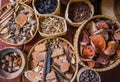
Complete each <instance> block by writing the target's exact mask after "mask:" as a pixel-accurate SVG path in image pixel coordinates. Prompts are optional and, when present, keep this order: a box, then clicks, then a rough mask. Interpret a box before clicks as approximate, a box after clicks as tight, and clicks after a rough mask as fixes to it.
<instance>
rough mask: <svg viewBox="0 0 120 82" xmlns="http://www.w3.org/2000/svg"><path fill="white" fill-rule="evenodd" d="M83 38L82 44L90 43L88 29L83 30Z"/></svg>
mask: <svg viewBox="0 0 120 82" xmlns="http://www.w3.org/2000/svg"><path fill="white" fill-rule="evenodd" d="M82 35H83V36H82V39H81V42H80V44H81V45H86V44H87V43H89V36H88V34H87V32H86V31H83V32H82Z"/></svg>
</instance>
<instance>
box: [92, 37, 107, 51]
mask: <svg viewBox="0 0 120 82" xmlns="http://www.w3.org/2000/svg"><path fill="white" fill-rule="evenodd" d="M90 40H91V44H92V45H93V47H95V50H96V51H97V52H99V51H103V50H104V49H105V48H106V41H105V39H104V37H103V36H102V35H93V36H91V37H90Z"/></svg>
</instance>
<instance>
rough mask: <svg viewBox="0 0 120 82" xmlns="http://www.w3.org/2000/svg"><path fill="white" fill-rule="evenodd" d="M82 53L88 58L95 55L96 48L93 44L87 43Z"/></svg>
mask: <svg viewBox="0 0 120 82" xmlns="http://www.w3.org/2000/svg"><path fill="white" fill-rule="evenodd" d="M82 53H83V54H82V55H83V56H84V57H87V58H93V57H94V56H95V50H94V47H92V46H91V45H86V46H84V48H83V51H82Z"/></svg>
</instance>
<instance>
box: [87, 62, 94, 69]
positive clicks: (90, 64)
mask: <svg viewBox="0 0 120 82" xmlns="http://www.w3.org/2000/svg"><path fill="white" fill-rule="evenodd" d="M87 64H88V67H90V68H93V67H94V66H95V61H88V62H87Z"/></svg>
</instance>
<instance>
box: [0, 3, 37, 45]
mask: <svg viewBox="0 0 120 82" xmlns="http://www.w3.org/2000/svg"><path fill="white" fill-rule="evenodd" d="M17 3H18V5H21V6H22V7H23V6H25V7H27V8H29V9H30V10H31V11H33V12H34V10H33V9H32V8H31V7H30V6H28V5H26V4H24V3H21V2H13V3H8V4H6V5H4V6H3V7H2V8H1V9H0V10H1V11H2V9H3V8H5V7H7V6H9V5H14V4H17ZM0 13H1V12H0ZM34 17H35V20H36V21H37V24H36V29H35V32H34V34H33V37H32V38H30V39H29V40H27V41H25V42H24V43H22V44H21V43H20V44H15V43H11V42H8V41H7V40H5V39H3V38H2V36H0V40H1V41H3V42H5V43H6V44H9V45H14V46H19V45H24V44H27V43H29V42H30V41H31V40H32V39H33V38H34V37H35V35H36V33H37V29H38V25H39V24H38V20H37V16H36V14H35V13H34Z"/></svg>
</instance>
